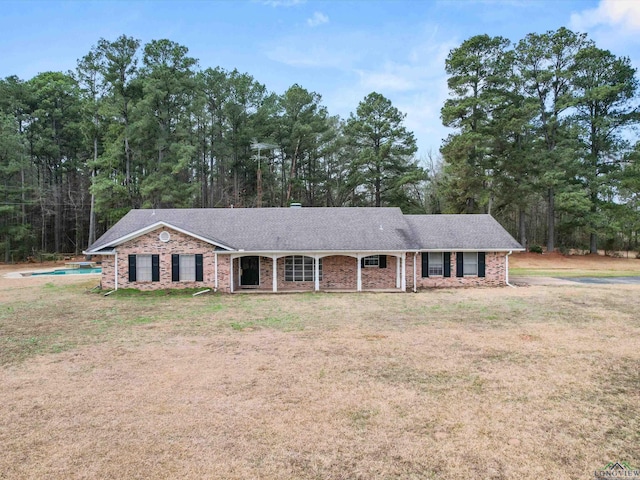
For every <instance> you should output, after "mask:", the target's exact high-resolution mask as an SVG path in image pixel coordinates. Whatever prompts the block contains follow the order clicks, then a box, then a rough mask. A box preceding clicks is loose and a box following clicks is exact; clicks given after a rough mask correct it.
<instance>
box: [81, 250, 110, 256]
mask: <svg viewBox="0 0 640 480" xmlns="http://www.w3.org/2000/svg"><path fill="white" fill-rule="evenodd" d="M82 254H83V255H115V254H116V251H115V250H105V251H102V250H98V251H97V252H95V251H87V250H83V251H82Z"/></svg>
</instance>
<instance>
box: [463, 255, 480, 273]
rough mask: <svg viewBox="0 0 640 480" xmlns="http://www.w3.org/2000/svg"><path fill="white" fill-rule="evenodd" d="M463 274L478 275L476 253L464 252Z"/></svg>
mask: <svg viewBox="0 0 640 480" xmlns="http://www.w3.org/2000/svg"><path fill="white" fill-rule="evenodd" d="M463 261H464V262H463V274H464V275H478V252H464V254H463Z"/></svg>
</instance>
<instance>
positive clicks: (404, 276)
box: [400, 252, 407, 292]
mask: <svg viewBox="0 0 640 480" xmlns="http://www.w3.org/2000/svg"><path fill="white" fill-rule="evenodd" d="M401 268H402V272H401V274H402V280H401V282H400V289H401V290H402V291H403V292H406V291H407V254H406V252H405V253H403V254H402V267H401Z"/></svg>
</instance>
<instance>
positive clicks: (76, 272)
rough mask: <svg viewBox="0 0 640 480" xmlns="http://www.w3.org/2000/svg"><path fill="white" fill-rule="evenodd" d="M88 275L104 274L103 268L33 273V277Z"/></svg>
mask: <svg viewBox="0 0 640 480" xmlns="http://www.w3.org/2000/svg"><path fill="white" fill-rule="evenodd" d="M87 273H94V274H96V273H102V268H100V267H97V268H59V269H57V270H53V271H52V272H32V273H31V276H36V275H79V274H87Z"/></svg>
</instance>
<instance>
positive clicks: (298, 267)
mask: <svg viewBox="0 0 640 480" xmlns="http://www.w3.org/2000/svg"><path fill="white" fill-rule="evenodd" d="M314 272H315V260H314V258H313V257H306V256H302V255H293V256H290V257H284V279H285V281H286V282H313V281H314V280H315V278H314V276H315V273H314ZM318 276H319V277H320V280H322V259H319V260H318Z"/></svg>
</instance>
